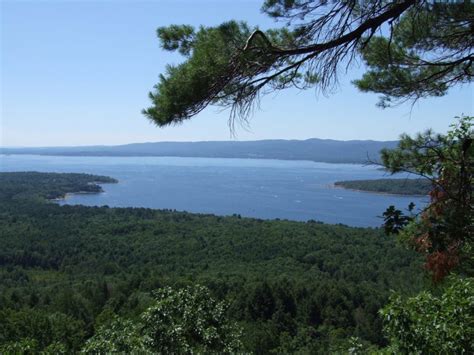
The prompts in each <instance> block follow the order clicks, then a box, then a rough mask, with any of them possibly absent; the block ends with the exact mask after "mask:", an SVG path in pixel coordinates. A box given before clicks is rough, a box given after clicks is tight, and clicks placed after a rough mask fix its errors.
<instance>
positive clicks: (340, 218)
mask: <svg viewBox="0 0 474 355" xmlns="http://www.w3.org/2000/svg"><path fill="white" fill-rule="evenodd" d="M0 171H43V172H76V173H90V174H99V175H107V176H111V177H113V178H116V179H117V180H119V183H118V184H105V185H103V189H104V191H105V192H104V193H100V194H94V195H72V196H70V197H68V198H67V199H66V200H65V201H63V202H61V203H62V204H81V205H87V206H102V205H108V206H110V207H149V208H167V209H176V210H180V211H188V212H199V213H213V214H218V215H231V214H235V213H236V214H240V215H242V216H246V217H257V218H265V219H274V218H280V219H291V220H299V221H307V220H309V219H314V220H318V221H322V222H327V223H343V224H348V225H352V226H363V227H365V226H379V225H380V224H381V222H382V220H381V219H380V218H379V217H377V216H380V215H381V214H382V213H383V211H384V210H385V209H386V208H387V207H388V206H389V205H395V206H397V207H399V208H401V209H404V208H406V206H407V205H408V204H409V203H410V202H411V201H413V202H415V203H416V204H417V206H419V207H421V206H422V205H424V204H425V203H426V202H427V198H422V197H411V196H408V197H404V196H393V195H380V194H372V193H367V192H357V191H350V190H343V189H340V188H334V187H332V184H333V183H334V182H335V181H339V180H356V179H374V178H388V177H389V176H387V175H386V174H385V173H384V172H382V171H380V170H377V169H376V168H375V167H368V166H361V165H352V164H327V163H315V162H309V161H283V160H260V159H255V160H254V159H218V158H177V157H54V156H33V155H7V156H5V155H4V156H0Z"/></svg>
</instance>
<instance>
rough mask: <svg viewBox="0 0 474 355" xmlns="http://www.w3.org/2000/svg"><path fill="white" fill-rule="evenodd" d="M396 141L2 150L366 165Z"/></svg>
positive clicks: (0, 150) (7, 150)
mask: <svg viewBox="0 0 474 355" xmlns="http://www.w3.org/2000/svg"><path fill="white" fill-rule="evenodd" d="M396 144H397V142H396V141H385V142H380V141H371V140H352V141H337V140H330V139H317V138H313V139H307V140H261V141H242V142H239V141H222V142H218V141H214V142H212V141H209V142H157V143H135V144H127V145H118V146H88V147H50V148H0V153H3V154H40V155H68V156H177V157H209V158H254V159H283V160H311V161H317V162H326V163H365V162H367V157H370V159H372V160H377V159H378V158H379V152H380V150H381V149H382V148H393V147H395V146H396Z"/></svg>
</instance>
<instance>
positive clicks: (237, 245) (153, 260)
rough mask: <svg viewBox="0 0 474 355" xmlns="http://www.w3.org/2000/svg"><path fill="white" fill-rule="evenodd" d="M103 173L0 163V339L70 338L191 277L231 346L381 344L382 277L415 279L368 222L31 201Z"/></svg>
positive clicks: (78, 344) (40, 341)
mask: <svg viewBox="0 0 474 355" xmlns="http://www.w3.org/2000/svg"><path fill="white" fill-rule="evenodd" d="M112 181H114V180H113V179H110V178H105V177H98V176H93V175H85V174H50V173H1V174H0V197H1V203H0V235H1V237H0V344H1V345H0V349H2V347H3V349H15V346H22V345H21V344H23V345H24V346H29V347H33V348H34V349H36V350H42V349H43V350H46V351H51V352H55V351H57V349H66V350H67V351H78V350H80V349H82V348H84V346H85V342H86V340H87V339H88V338H90V337H91V336H93V335H94V334H95V333H96V332H97V330H98V329H99V328H100V326H102V325H107V324H109V322H111V321H112V320H113V319H116V316H119V317H121V319H129V320H131V321H134V320H135V319H137V318H138V317H139V315H140V314H141V313H143V312H144V310H146V309H147V307H148V306H150V304H152V303H153V297H152V291H153V290H157V289H160V288H162V287H165V286H172V287H175V288H181V287H185V286H188V285H194V284H197V283H198V284H200V285H204V286H206V287H207V288H208V289H209V290H210V292H211V293H212V296H213V297H215V298H216V299H217V300H225V301H226V302H228V304H229V308H228V310H227V317H229V319H231V320H233V321H235V322H236V323H237V324H238V325H239V326H240V327H241V328H242V331H243V333H242V344H243V350H246V351H252V352H257V353H265V352H269V351H270V350H274V351H295V350H297V349H299V350H301V351H311V352H314V353H318V352H319V353H326V352H327V351H329V350H333V351H335V350H337V349H347V346H348V345H347V344H348V341H349V340H348V339H349V338H350V337H352V336H357V337H359V338H360V339H361V340H362V341H364V342H366V343H367V344H373V345H374V346H384V345H385V344H386V340H385V339H384V337H383V336H382V334H381V328H382V327H381V319H380V316H379V315H378V310H379V309H380V308H381V307H382V306H383V305H384V304H386V302H387V299H388V297H389V294H390V290H396V291H398V292H400V293H401V294H405V295H412V294H415V293H416V292H418V291H419V290H420V289H421V288H422V287H423V283H424V277H423V273H422V270H421V260H420V258H419V257H417V256H416V254H415V253H413V252H411V251H408V250H405V249H403V248H401V247H399V246H397V245H396V242H395V241H394V240H393V239H392V238H390V237H387V236H385V235H384V234H383V233H382V231H381V230H379V229H371V228H351V227H347V226H344V225H326V224H322V223H318V222H315V221H310V222H307V223H301V222H292V221H286V220H274V221H264V220H258V219H249V218H240V216H238V215H235V216H232V217H219V216H214V215H199V214H190V213H185V212H176V211H170V210H152V209H144V208H109V207H107V206H104V207H84V206H68V205H66V206H59V205H58V204H56V203H53V202H50V201H47V200H45V198H51V197H53V198H56V197H59V196H61V195H63V194H65V193H68V192H73V191H83V190H84V188H85V187H88V189H92V190H96V191H99V190H100V189H99V187H98V186H97V185H96V184H94V182H112ZM39 196H40V197H42V198H39ZM25 344H26V345H25ZM55 349H56V350H55Z"/></svg>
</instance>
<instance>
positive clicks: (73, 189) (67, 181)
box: [0, 171, 118, 200]
mask: <svg viewBox="0 0 474 355" xmlns="http://www.w3.org/2000/svg"><path fill="white" fill-rule="evenodd" d="M117 182H118V181H117V180H116V179H114V178H111V177H108V176H101V175H92V174H75V173H42V172H41V173H40V172H35V171H28V172H2V173H0V185H1V186H2V188H1V189H0V200H20V199H32V198H33V199H37V200H45V199H46V200H55V199H61V198H64V197H65V196H66V194H70V193H99V192H103V190H102V187H101V186H100V185H99V184H110V183H117Z"/></svg>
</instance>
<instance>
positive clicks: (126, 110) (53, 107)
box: [0, 0, 474, 146]
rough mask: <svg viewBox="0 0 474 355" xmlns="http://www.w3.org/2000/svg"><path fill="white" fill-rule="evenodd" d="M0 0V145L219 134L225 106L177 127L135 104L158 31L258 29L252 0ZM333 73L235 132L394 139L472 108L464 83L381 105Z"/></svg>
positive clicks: (444, 123) (356, 72) (225, 134)
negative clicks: (329, 85) (234, 24)
mask: <svg viewBox="0 0 474 355" xmlns="http://www.w3.org/2000/svg"><path fill="white" fill-rule="evenodd" d="M0 2H1V61H2V62H1V79H0V80H1V100H2V101H1V106H2V107H1V108H2V111H1V121H0V128H1V132H0V146H60V145H91V144H121V143H130V142H147V141H197V140H227V139H229V138H230V132H229V129H228V127H227V117H228V115H227V113H226V112H220V111H219V110H218V109H217V108H213V107H210V108H208V109H206V110H205V111H204V112H202V113H201V114H199V115H198V116H197V117H195V118H194V119H192V120H190V121H187V122H185V123H184V124H182V125H180V126H175V127H168V128H164V129H162V128H158V127H155V126H154V125H152V124H151V123H150V122H149V121H148V120H147V119H146V118H145V117H143V116H142V114H141V113H140V111H141V109H142V108H144V107H147V106H148V105H149V101H148V96H147V94H148V92H149V91H150V90H151V89H152V87H153V85H154V84H155V83H156V82H157V77H158V74H159V73H161V72H163V70H164V66H165V65H166V64H167V63H176V62H177V61H179V60H180V57H178V56H176V55H172V54H170V53H168V52H164V51H162V50H161V49H160V48H159V43H158V40H157V39H156V37H155V30H156V28H157V27H159V26H165V25H169V24H175V23H176V24H193V25H200V24H203V25H216V24H219V23H221V22H223V21H226V20H229V19H240V20H246V21H248V22H249V23H250V24H258V25H260V26H261V27H263V28H267V27H271V26H272V25H273V24H272V21H271V20H270V19H268V18H267V17H265V16H264V15H263V14H261V13H260V11H259V8H260V5H261V0H247V1H246V0H237V1H235V0H227V1H225V0H155V1H146V2H143V1H132V0H129V1H117V0H113V1H112V0H110V1H105V0H104V1H86V0H85V1H66V0H64V1H59V0H56V1H55V0H51V1H41V0H34V1H21V0H15V1H8V0H0ZM361 72H362V68H354V69H353V70H351V71H350V72H349V73H348V74H345V73H342V75H341V86H340V88H339V89H338V90H337V91H336V92H335V93H334V94H333V95H331V96H329V97H324V96H319V97H317V96H316V94H315V91H314V90H308V91H305V92H299V91H296V90H288V91H283V92H280V93H279V94H278V95H274V96H269V97H267V98H265V99H264V100H262V102H261V110H259V111H256V112H255V114H254V116H253V118H252V120H251V129H250V131H245V130H243V129H240V130H238V132H237V139H239V140H254V139H266V138H286V139H306V138H311V137H318V138H333V139H344V140H347V139H376V140H389V139H396V138H397V137H398V135H399V134H400V133H402V132H408V133H414V132H417V131H420V130H424V129H425V128H428V127H432V128H434V129H436V130H437V131H445V130H446V129H447V127H448V125H449V123H450V122H451V121H452V117H453V116H455V115H460V114H462V113H464V114H472V112H473V101H474V97H473V87H472V86H465V87H463V88H456V89H454V90H452V91H451V92H450V93H449V95H448V96H446V97H443V98H436V99H429V100H424V101H420V102H419V103H418V104H417V105H415V107H414V109H413V110H412V111H411V114H410V106H409V105H405V106H401V107H398V108H396V109H388V110H380V109H378V108H377V107H376V106H375V104H376V102H377V95H371V94H363V93H359V92H358V91H357V90H356V89H355V88H354V87H352V85H351V84H350V80H351V79H353V78H357V77H358V76H360V73H361Z"/></svg>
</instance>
